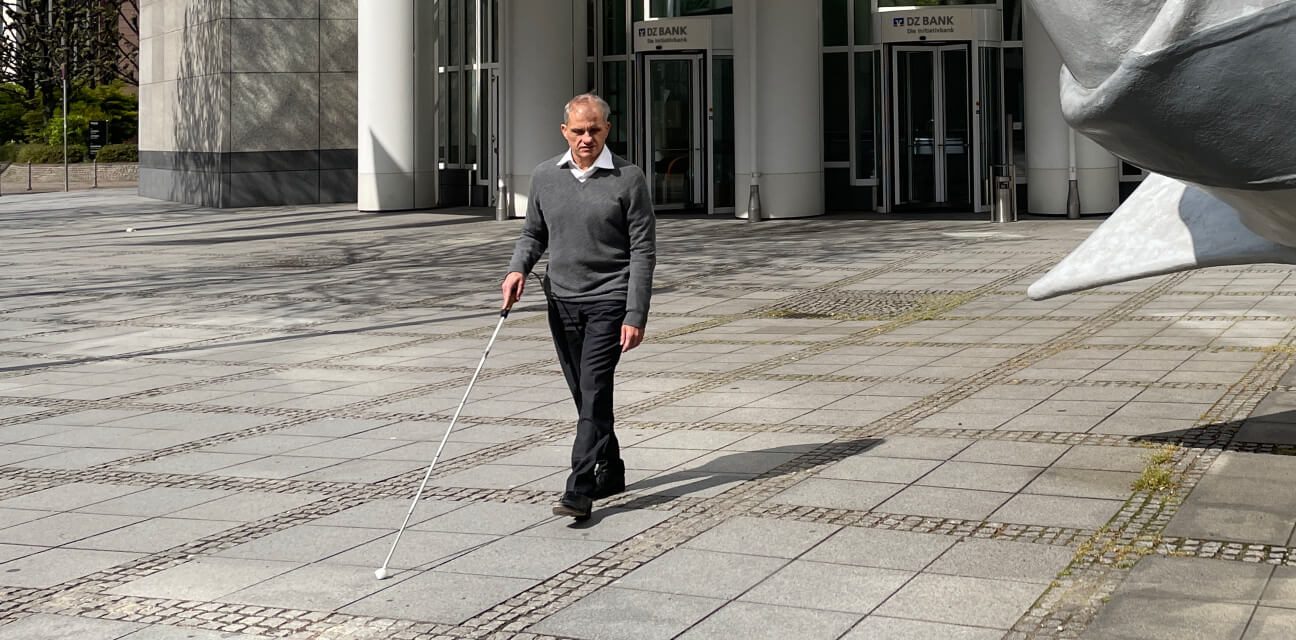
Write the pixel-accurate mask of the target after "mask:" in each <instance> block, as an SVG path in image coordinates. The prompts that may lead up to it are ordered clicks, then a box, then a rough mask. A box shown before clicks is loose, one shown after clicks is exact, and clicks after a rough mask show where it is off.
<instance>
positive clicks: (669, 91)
mask: <svg viewBox="0 0 1296 640" xmlns="http://www.w3.org/2000/svg"><path fill="white" fill-rule="evenodd" d="M703 66H704V65H703V56H702V55H701V54H687V55H647V56H644V76H643V77H644V84H645V86H644V92H643V95H644V123H645V127H644V133H645V140H644V142H645V144H644V153H645V160H646V162H645V164H644V168H645V169H646V171H647V174H648V175H647V177H648V186H649V188H650V189H651V190H652V195H653V203H654V205H655V206H656V208H657V209H659V210H670V209H675V210H680V209H702V208H705V206H706V195H705V190H704V188H703V186H704V184H705V182H704V178H705V174H706V158H707V154H706V153H705V148H706V144H705V139H704V134H705V127H704V125H703V122H704V121H703V104H704V98H705V92H704V90H703V85H702V80H703V76H704V74H703Z"/></svg>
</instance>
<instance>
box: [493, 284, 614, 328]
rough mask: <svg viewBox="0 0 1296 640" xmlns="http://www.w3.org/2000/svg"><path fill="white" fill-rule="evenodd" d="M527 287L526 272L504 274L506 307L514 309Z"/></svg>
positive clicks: (501, 288)
mask: <svg viewBox="0 0 1296 640" xmlns="http://www.w3.org/2000/svg"><path fill="white" fill-rule="evenodd" d="M525 289H526V274H524V273H522V272H521V271H511V272H509V274H508V275H507V276H504V284H502V285H500V291H501V293H503V294H504V309H506V310H507V309H512V308H513V305H514V304H516V303H517V301H518V300H520V299H521V298H522V291H523V290H525ZM622 335H624V334H622Z"/></svg>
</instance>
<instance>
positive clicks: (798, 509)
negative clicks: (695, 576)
mask: <svg viewBox="0 0 1296 640" xmlns="http://www.w3.org/2000/svg"><path fill="white" fill-rule="evenodd" d="M747 515H749V516H751V517H756V518H769V519H775V520H794V521H797V522H812V523H816V524H829V525H840V526H845V527H861V528H866V529H888V530H893V531H911V532H914V533H930V534H936V535H947V536H955V537H959V538H987V539H992V540H1007V541H1012V542H1030V543H1036V544H1048V545H1057V546H1072V545H1074V544H1077V543H1078V542H1080V541H1082V540H1085V539H1087V538H1089V537H1090V536H1092V535H1094V534H1095V533H1096V532H1095V531H1094V530H1092V529H1078V528H1074V527H1045V526H1042V525H1030V524H1012V523H1006V522H993V521H989V520H962V519H958V518H932V517H927V516H913V515H904V514H895V513H883V512H880V511H857V510H851V509H826V508H823V507H805V506H798V505H785V504H765V505H761V506H760V507H758V508H756V509H754V510H753V511H751V512H750V513H749V514H747Z"/></svg>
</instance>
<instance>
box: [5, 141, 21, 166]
mask: <svg viewBox="0 0 1296 640" xmlns="http://www.w3.org/2000/svg"><path fill="white" fill-rule="evenodd" d="M21 150H22V145H21V144H18V143H17V142H6V143H5V144H3V145H0V162H17V161H18V152H19V151H21Z"/></svg>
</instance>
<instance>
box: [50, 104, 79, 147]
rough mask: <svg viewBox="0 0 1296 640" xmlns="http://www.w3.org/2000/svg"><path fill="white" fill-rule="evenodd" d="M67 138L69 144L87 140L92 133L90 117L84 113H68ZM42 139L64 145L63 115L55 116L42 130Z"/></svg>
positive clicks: (53, 143)
mask: <svg viewBox="0 0 1296 640" xmlns="http://www.w3.org/2000/svg"><path fill="white" fill-rule="evenodd" d="M67 122H68V128H67V139H68V143H69V144H76V143H77V142H79V141H81V140H85V139H86V136H88V135H89V134H90V119H89V118H87V117H85V114H84V113H76V112H69V113H68V119H67ZM41 141H42V142H44V143H45V144H48V145H51V146H58V147H60V148H62V147H63V116H62V115H57V116H54V119H53V120H50V121H49V124H47V125H45V130H44V131H42V132H41Z"/></svg>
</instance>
